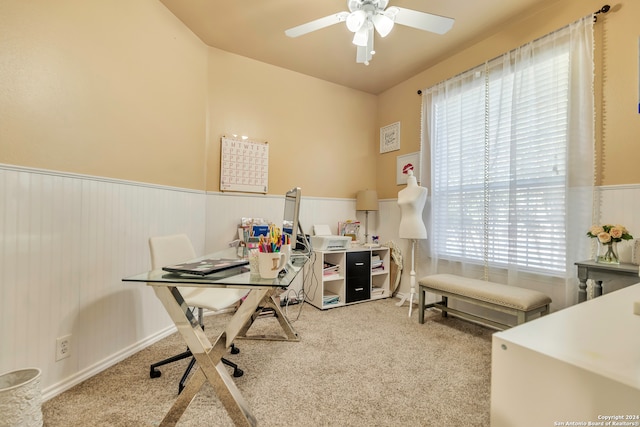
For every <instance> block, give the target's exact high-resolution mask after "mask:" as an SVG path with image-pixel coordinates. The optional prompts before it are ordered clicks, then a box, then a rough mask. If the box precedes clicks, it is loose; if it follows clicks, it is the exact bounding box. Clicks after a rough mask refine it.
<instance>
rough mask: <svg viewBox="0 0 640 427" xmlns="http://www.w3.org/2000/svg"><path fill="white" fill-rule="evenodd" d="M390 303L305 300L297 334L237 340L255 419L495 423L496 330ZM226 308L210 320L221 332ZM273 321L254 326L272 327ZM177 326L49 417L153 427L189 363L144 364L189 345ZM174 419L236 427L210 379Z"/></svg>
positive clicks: (64, 397)
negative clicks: (422, 319)
mask: <svg viewBox="0 0 640 427" xmlns="http://www.w3.org/2000/svg"><path fill="white" fill-rule="evenodd" d="M396 302H397V300H395V299H387V300H379V301H375V302H367V303H362V304H356V305H351V306H347V307H341V308H336V309H332V310H327V311H320V310H317V309H315V308H313V307H312V306H309V305H304V306H303V308H302V311H301V313H300V316H299V318H297V320H296V317H297V314H298V313H297V311H298V310H297V307H299V306H295V307H293V308H290V309H289V317H290V318H291V319H292V320H293V321H294V323H293V325H294V327H295V329H296V330H297V332H298V333H299V334H300V336H301V341H300V342H297V343H296V342H273V341H268V342H267V341H246V340H245V341H242V340H239V341H237V345H238V346H239V347H240V349H241V352H240V353H239V354H237V355H229V357H228V358H229V359H231V360H233V361H234V362H237V363H238V364H239V365H240V367H241V368H242V369H243V370H244V372H245V374H244V376H242V377H240V378H237V379H236V384H237V385H238V388H239V389H240V391H241V392H242V394H243V395H244V397H245V399H246V400H247V402H248V404H249V405H250V407H251V409H252V411H253V413H254V414H255V416H256V418H257V419H258V424H259V425H260V426H296V427H298V426H488V425H489V405H490V402H489V397H490V396H489V395H490V378H491V374H490V366H491V335H492V334H493V332H494V331H493V330H491V329H486V328H484V327H481V326H477V325H474V324H471V323H468V322H465V321H463V320H459V319H455V318H451V317H449V318H441V317H440V313H439V312H438V311H429V312H428V313H427V315H426V323H425V324H424V325H420V324H418V322H417V310H414V311H413V315H412V317H411V318H408V316H407V314H408V307H407V305H406V304H405V305H404V307H397V306H396V305H395V303H396ZM226 316H229V315H226V314H225V315H218V316H209V317H207V325H206V328H207V329H206V330H207V332H208V334H209V335H210V336H214V335H215V336H217V335H218V334H219V332H216V331H220V327H221V325H223V324H224V322H225V320H226ZM277 329H278V326H277V323H276V321H275V319H273V318H263V319H259V320H258V321H257V322H256V324H254V326H253V327H252V329H251V330H250V332H261V330H264V331H267V330H272V331H276V330H277ZM183 349H184V346H183V344H182V341H181V338H180V337H179V336H178V335H177V334H174V335H172V336H170V337H168V338H166V339H164V340H162V341H160V342H158V343H156V344H154V345H152V346H150V347H149V348H147V349H145V350H143V351H141V352H139V353H137V354H135V355H134V356H132V357H130V358H128V359H126V360H124V361H123V362H121V363H118V364H117V365H115V366H113V367H111V368H109V369H108V370H106V371H104V372H102V373H100V374H99V375H96V376H95V377H93V378H91V379H89V380H87V381H85V382H84V383H82V384H79V385H78V386H76V387H74V388H72V389H71V390H68V391H66V392H65V393H62V394H61V395H59V396H57V397H55V398H53V399H51V400H49V401H48V402H46V403H45V404H44V405H43V415H44V422H45V425H46V426H48V427H57V426H65V427H71V426H83V427H85V426H157V425H158V424H159V422H160V420H161V419H162V417H163V415H164V414H165V413H166V411H167V410H168V409H169V407H170V406H171V404H172V403H173V401H174V399H175V397H176V393H177V384H178V381H179V379H180V376H181V375H182V372H183V370H184V368H185V367H186V364H187V361H186V360H185V361H181V362H178V363H174V364H172V365H167V366H165V367H163V368H162V369H161V370H162V376H161V377H160V378H156V379H150V378H149V365H150V364H151V363H153V362H155V361H158V360H160V359H162V358H164V357H166V356H168V355H173V354H175V353H177V352H179V351H182V350H183ZM178 425H179V426H230V425H232V423H231V421H230V419H229V417H228V416H227V414H226V412H225V410H224V408H223V407H222V406H221V404H220V403H219V402H218V400H217V398H216V397H215V395H214V394H213V390H212V389H211V387H210V386H209V385H208V384H205V386H204V387H203V388H202V390H201V392H200V394H198V395H197V396H196V398H195V399H194V401H193V402H192V404H191V406H190V407H189V408H188V409H187V411H186V412H185V414H184V416H183V417H182V419H181V420H180V422H179V423H178Z"/></svg>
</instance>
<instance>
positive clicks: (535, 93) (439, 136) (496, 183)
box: [425, 28, 593, 276]
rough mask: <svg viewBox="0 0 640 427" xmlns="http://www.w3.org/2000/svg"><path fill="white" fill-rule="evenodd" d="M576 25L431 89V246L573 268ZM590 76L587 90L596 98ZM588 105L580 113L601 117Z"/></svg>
mask: <svg viewBox="0 0 640 427" xmlns="http://www.w3.org/2000/svg"><path fill="white" fill-rule="evenodd" d="M572 34H573V32H572V31H571V29H569V28H568V29H567V30H566V31H563V30H559V32H557V33H554V34H552V35H549V36H546V37H545V38H543V39H540V40H537V41H535V42H533V43H530V44H528V45H526V46H523V47H521V48H518V49H516V50H514V51H512V52H509V53H508V54H505V55H504V56H502V57H500V58H497V59H495V60H492V61H491V62H488V63H486V64H484V65H482V66H480V67H477V68H475V69H472V70H470V71H467V72H465V73H463V74H461V75H459V76H457V77H455V78H453V79H450V80H448V81H445V82H443V83H441V84H439V85H437V86H435V87H433V88H430V89H427V90H426V92H425V93H426V97H425V102H426V105H425V111H426V112H427V114H426V119H427V123H426V127H427V129H428V131H429V134H428V137H429V144H430V146H431V187H432V188H431V193H432V204H431V209H432V210H431V218H432V222H431V231H430V239H431V242H430V243H431V252H432V256H436V257H437V258H439V259H447V260H451V261H462V262H467V263H473V264H481V265H485V267H489V266H490V267H498V268H508V267H510V266H516V267H517V268H518V269H520V270H522V271H533V272H541V273H544V274H548V275H555V276H564V275H565V272H566V268H567V253H568V251H567V242H568V240H569V237H568V235H567V230H568V229H569V227H567V223H568V222H569V221H571V217H570V216H569V209H568V203H569V200H570V199H571V196H570V194H569V192H570V186H571V179H570V177H569V175H570V174H569V170H568V165H569V164H570V163H571V162H570V161H569V156H571V155H572V151H573V149H572V146H573V143H572V141H573V140H576V139H579V138H580V137H578V136H576V135H575V132H574V126H573V125H572V123H573V121H574V120H575V119H574V111H572V108H574V107H575V104H572V99H574V97H575V92H576V90H577V88H576V87H575V82H574V79H573V73H574V72H575V70H574V67H575V63H574V58H573V55H572V50H571V49H572V46H573V44H572V41H573V37H572ZM587 68H588V67H587ZM591 68H592V67H591ZM589 71H590V72H591V75H592V71H591V70H587V72H589ZM584 81H585V82H586V83H585V84H584V86H585V87H583V88H581V89H580V91H581V92H580V93H581V94H583V95H584V93H587V94H588V96H591V98H592V94H591V83H590V81H589V79H585V80H584ZM583 95H580V96H583ZM580 96H578V99H581V98H580ZM592 102H593V101H591V103H592ZM591 105H592V104H591ZM585 110H586V111H585V112H582V113H580V114H583V116H582V118H581V120H584V118H585V117H586V118H587V122H589V121H590V122H593V119H592V117H593V110H592V109H591V111H589V109H588V108H586V109H585ZM578 143H580V144H582V145H585V144H587V145H588V146H589V147H592V144H593V138H591V140H589V139H586V140H584V141H582V142H580V141H578ZM591 151H592V150H591ZM591 168H592V164H589V165H588V166H587V170H592V169H591ZM590 175H591V177H592V176H593V174H592V172H591V173H590ZM585 230H586V228H585ZM585 232H586V231H585Z"/></svg>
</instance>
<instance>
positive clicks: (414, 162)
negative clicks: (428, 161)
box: [396, 151, 420, 185]
mask: <svg viewBox="0 0 640 427" xmlns="http://www.w3.org/2000/svg"><path fill="white" fill-rule="evenodd" d="M410 170H411V171H413V176H415V177H418V176H420V152H419V151H416V152H415V153H411V154H405V155H403V156H398V157H397V159H396V184H397V185H404V184H406V183H407V175H408V173H409V171H410Z"/></svg>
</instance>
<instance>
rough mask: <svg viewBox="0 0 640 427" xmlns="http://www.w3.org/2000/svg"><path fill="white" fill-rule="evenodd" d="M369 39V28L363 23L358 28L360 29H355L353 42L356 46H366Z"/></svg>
mask: <svg viewBox="0 0 640 427" xmlns="http://www.w3.org/2000/svg"><path fill="white" fill-rule="evenodd" d="M368 41H369V30H368V29H367V27H366V26H365V25H363V26H362V28H360V30H358V31H356V33H355V34H354V35H353V44H355V45H356V46H366V45H367V43H368Z"/></svg>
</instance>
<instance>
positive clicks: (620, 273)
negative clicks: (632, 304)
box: [576, 261, 640, 303]
mask: <svg viewBox="0 0 640 427" xmlns="http://www.w3.org/2000/svg"><path fill="white" fill-rule="evenodd" d="M576 266H577V267H578V280H579V281H580V283H579V284H578V302H579V303H580V302H584V301H586V300H587V280H589V279H591V280H593V281H594V283H595V287H594V289H593V296H594V298H595V297H599V296H601V295H602V281H603V280H606V279H621V278H623V279H624V281H625V282H628V283H627V285H631V284H634V283H638V282H640V277H638V275H639V270H638V269H639V267H638V266H637V265H634V264H629V263H624V262H621V263H620V264H600V263H597V262H595V261H580V262H576ZM632 278H634V279H632Z"/></svg>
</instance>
